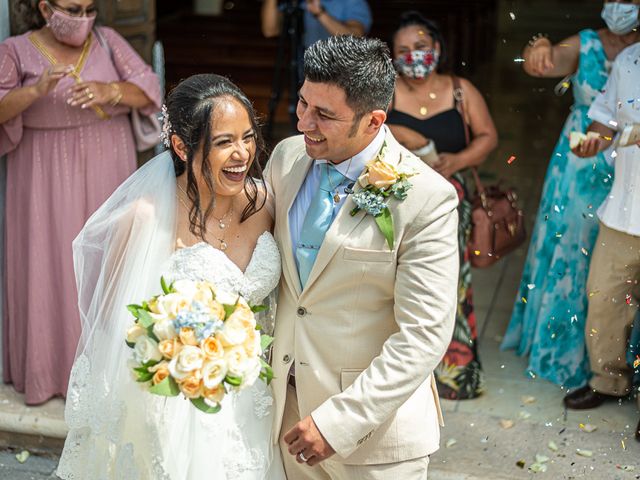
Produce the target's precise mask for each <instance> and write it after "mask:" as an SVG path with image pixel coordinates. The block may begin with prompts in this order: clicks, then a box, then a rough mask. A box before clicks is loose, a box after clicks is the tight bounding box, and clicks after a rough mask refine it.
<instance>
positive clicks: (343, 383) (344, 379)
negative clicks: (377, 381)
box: [340, 368, 364, 392]
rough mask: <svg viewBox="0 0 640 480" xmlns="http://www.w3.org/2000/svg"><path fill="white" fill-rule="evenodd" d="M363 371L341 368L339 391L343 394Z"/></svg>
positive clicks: (360, 369)
mask: <svg viewBox="0 0 640 480" xmlns="http://www.w3.org/2000/svg"><path fill="white" fill-rule="evenodd" d="M363 371H364V370H363V369H362V368H343V369H342V370H340V391H342V392H344V391H345V390H346V389H347V388H349V387H350V386H351V384H352V383H353V382H355V381H356V378H358V377H359V376H360V374H361V373H362V372H363Z"/></svg>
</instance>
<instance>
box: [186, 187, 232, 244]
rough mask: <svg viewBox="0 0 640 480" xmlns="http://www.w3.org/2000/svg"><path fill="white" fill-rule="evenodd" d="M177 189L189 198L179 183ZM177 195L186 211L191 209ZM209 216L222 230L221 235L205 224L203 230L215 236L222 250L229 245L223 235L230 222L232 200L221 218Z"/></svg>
mask: <svg viewBox="0 0 640 480" xmlns="http://www.w3.org/2000/svg"><path fill="white" fill-rule="evenodd" d="M178 190H180V191H181V192H182V193H183V194H184V195H185V196H186V197H187V198H189V196H188V195H187V192H185V191H184V189H183V188H182V187H181V186H180V185H178ZM177 197H178V200H180V203H182V205H184V207H185V208H186V209H187V211H191V209H190V208H189V206H188V205H187V204H186V202H185V201H184V200H183V199H182V196H181V195H177ZM211 216H212V217H213V219H214V220H216V221H217V222H218V228H219V229H220V230H222V232H221V233H220V235H221V236H220V237H218V236H216V234H215V233H213V232H211V230H209V229H208V228H207V226H206V225H204V226H203V228H204V230H205V232H207V233H209V234H211V235H213V238H215V239H216V240H217V241H218V243H219V246H218V248H219V249H220V250H222V251H223V252H224V251H225V250H226V249H227V248H228V247H229V245H228V244H227V242H226V241H225V238H224V237H225V229H226V228H227V227H228V226H229V224H230V223H231V218H232V217H233V201H232V202H231V205H230V206H229V210H227V212H226V213H225V214H224V215H223V216H222V217H221V218H218V217H216V216H215V215H213V214H212V215H211Z"/></svg>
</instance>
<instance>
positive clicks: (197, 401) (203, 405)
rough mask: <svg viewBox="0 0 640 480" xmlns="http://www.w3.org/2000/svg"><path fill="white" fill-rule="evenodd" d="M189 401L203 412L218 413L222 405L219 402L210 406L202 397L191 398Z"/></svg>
mask: <svg viewBox="0 0 640 480" xmlns="http://www.w3.org/2000/svg"><path fill="white" fill-rule="evenodd" d="M191 403H192V404H193V406H194V407H196V408H197V409H198V410H200V411H202V412H204V413H218V412H219V411H220V409H221V408H222V405H220V404H219V403H218V404H217V405H216V406H215V407H212V406H211V405H209V404H208V403H207V402H205V401H204V398H202V397H200V398H192V399H191Z"/></svg>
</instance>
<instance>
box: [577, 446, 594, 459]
mask: <svg viewBox="0 0 640 480" xmlns="http://www.w3.org/2000/svg"><path fill="white" fill-rule="evenodd" d="M576 453H577V454H578V455H580V456H581V457H587V458H591V457H593V452H592V451H591V450H583V449H581V448H576Z"/></svg>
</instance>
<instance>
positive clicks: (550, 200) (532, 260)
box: [502, 30, 613, 388]
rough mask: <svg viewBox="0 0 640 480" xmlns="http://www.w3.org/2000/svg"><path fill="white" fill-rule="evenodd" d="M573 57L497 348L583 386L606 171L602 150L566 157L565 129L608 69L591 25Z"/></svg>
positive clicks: (581, 114) (542, 373) (578, 123)
mask: <svg viewBox="0 0 640 480" xmlns="http://www.w3.org/2000/svg"><path fill="white" fill-rule="evenodd" d="M579 35H580V60H579V65H578V70H577V71H576V73H575V75H574V76H573V78H572V80H571V83H572V87H573V95H574V100H575V101H574V104H573V106H572V108H571V113H570V114H569V117H568V118H567V121H566V122H565V124H564V128H563V130H562V134H561V135H560V139H559V140H558V143H557V145H556V148H555V150H554V151H553V155H552V156H551V161H550V162H549V167H548V169H547V175H546V178H545V181H544V186H543V190H542V197H541V200H540V206H539V209H538V214H537V217H536V223H535V226H534V228H533V232H532V237H531V243H530V245H529V251H528V254H527V260H526V263H525V267H524V273H523V275H522V280H521V282H520V288H519V291H518V294H517V296H516V300H515V305H514V308H513V313H512V316H511V321H510V323H509V327H508V328H507V332H506V334H505V337H504V340H503V342H502V348H503V349H511V348H513V349H516V351H517V353H518V355H528V356H529V365H528V371H527V374H528V375H530V376H532V377H534V376H538V377H542V378H546V379H547V380H550V381H552V382H554V383H557V384H558V385H562V386H564V387H566V388H573V387H577V386H581V385H584V384H585V383H586V381H587V380H588V378H589V372H590V369H589V365H588V359H587V352H586V347H585V341H584V328H585V322H586V317H587V292H586V284H587V276H588V273H589V261H590V259H591V252H592V250H593V246H594V243H595V240H596V236H597V234H598V219H597V215H596V210H597V209H598V207H599V206H600V204H601V203H602V202H603V201H604V199H605V197H606V195H607V194H608V192H609V190H610V187H611V184H612V180H613V177H612V175H613V168H612V166H610V165H609V164H608V163H607V162H606V160H605V157H604V155H603V154H599V155H598V156H597V157H593V158H591V159H582V158H578V157H576V156H575V155H573V154H572V153H571V151H570V149H569V133H570V132H571V131H578V132H584V131H586V129H587V127H588V126H589V124H590V123H591V121H590V120H589V118H588V117H587V111H588V110H589V106H590V105H591V102H592V101H593V99H594V97H595V96H596V94H597V93H598V91H599V90H600V89H602V88H603V87H604V85H605V83H606V80H607V76H608V74H609V70H610V62H609V61H608V60H607V58H606V55H605V52H604V47H603V45H602V42H601V40H600V37H599V36H598V34H597V33H596V32H595V31H593V30H583V31H581V32H580V34H579Z"/></svg>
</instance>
